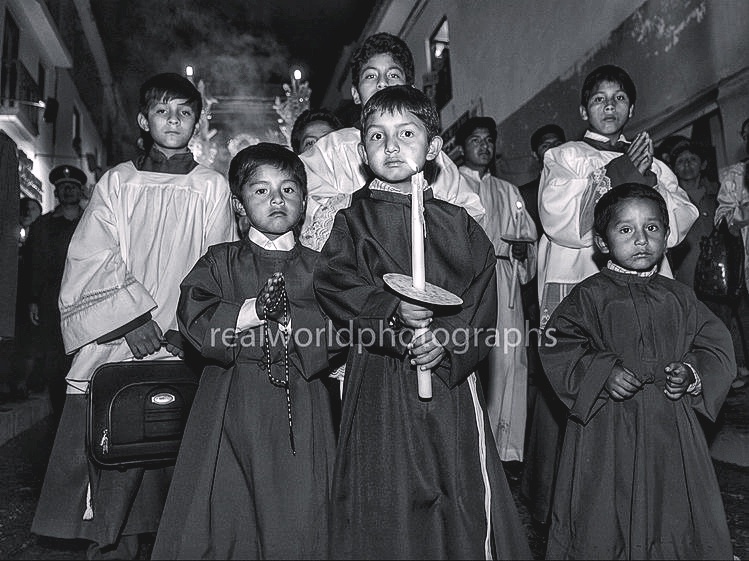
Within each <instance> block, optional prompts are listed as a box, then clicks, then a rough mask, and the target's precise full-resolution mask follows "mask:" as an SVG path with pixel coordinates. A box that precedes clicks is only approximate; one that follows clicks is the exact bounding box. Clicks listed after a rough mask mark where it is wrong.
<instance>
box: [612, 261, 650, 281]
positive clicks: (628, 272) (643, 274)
mask: <svg viewBox="0 0 749 561" xmlns="http://www.w3.org/2000/svg"><path fill="white" fill-rule="evenodd" d="M606 267H607V268H608V269H610V270H612V271H616V272H617V273H624V274H626V275H637V276H638V277H643V278H647V277H652V276H653V275H654V274H655V273H656V272H657V271H658V265H655V266H654V267H653V268H652V269H650V270H649V271H633V270H631V269H625V268H624V267H620V266H619V265H617V264H616V263H614V262H613V261H609V262H608V263H606Z"/></svg>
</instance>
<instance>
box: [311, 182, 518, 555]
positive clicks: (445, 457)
mask: <svg viewBox="0 0 749 561" xmlns="http://www.w3.org/2000/svg"><path fill="white" fill-rule="evenodd" d="M388 187H389V186H388V185H386V184H383V183H381V182H378V181H377V180H375V181H374V182H373V183H372V184H371V185H370V190H371V195H370V198H369V199H361V200H357V201H354V203H353V204H352V206H351V207H350V208H348V209H346V210H341V211H339V213H338V214H337V216H336V218H335V222H334V225H333V229H332V232H331V235H330V237H329V239H328V241H327V243H326V245H325V247H324V248H323V251H322V257H321V259H320V264H319V266H318V267H317V269H316V270H315V292H316V295H317V298H318V301H319V302H320V306H321V308H322V309H323V312H325V314H326V315H328V316H329V317H330V318H331V319H332V321H333V323H334V325H335V326H336V328H338V331H337V335H338V336H341V337H346V336H350V337H351V339H352V344H353V346H352V347H351V348H350V350H349V358H348V363H347V367H346V376H345V382H344V390H343V391H344V395H343V405H342V407H343V411H342V421H341V428H340V434H339V446H338V450H337V456H336V466H335V470H334V477H333V491H332V501H331V509H332V512H331V539H330V547H331V550H330V553H331V557H333V558H339V559H346V558H349V559H352V558H353V559H364V558H367V559H384V558H391V559H392V558H395V559H441V558H452V559H457V558H468V559H483V558H488V557H489V556H497V557H501V558H530V551H529V549H528V544H527V541H526V538H525V531H524V529H523V527H522V525H521V524H520V521H519V517H518V515H517V510H516V507H515V504H514V502H513V498H512V496H511V494H510V491H509V488H508V485H507V481H506V479H505V476H504V472H503V471H502V466H501V463H500V461H499V455H498V453H497V449H496V446H495V444H494V438H493V437H492V434H491V429H490V425H489V419H488V416H487V413H486V404H485V402H484V397H483V394H482V390H481V386H480V384H479V382H478V379H477V377H476V374H475V373H474V371H475V369H476V366H477V364H478V362H479V361H480V360H481V359H482V358H484V357H485V356H486V355H487V353H488V351H489V348H488V344H489V338H488V337H487V334H488V333H489V330H491V329H493V328H494V327H495V322H496V311H497V300H496V273H495V263H496V258H495V255H494V248H493V246H492V244H491V242H490V241H489V239H488V238H487V236H486V234H485V233H484V231H483V230H482V228H481V226H479V224H478V223H477V222H476V221H475V220H474V219H472V218H471V217H470V216H469V215H468V214H467V213H466V211H465V210H464V209H462V208H459V207H457V206H454V205H452V204H450V203H447V202H444V201H441V200H437V199H435V198H433V197H432V193H431V190H426V191H425V192H424V218H425V223H426V239H425V242H424V247H425V263H426V281H427V282H428V283H432V284H434V285H437V286H439V287H441V288H444V289H446V290H449V291H450V292H452V293H453V294H456V295H458V296H460V297H461V298H462V299H463V304H462V306H457V307H447V308H442V309H437V310H436V311H435V315H434V318H433V322H432V324H431V325H430V329H431V330H432V331H433V332H435V333H438V334H439V335H438V337H440V338H441V339H440V340H441V342H443V344H444V346H445V349H446V351H447V353H446V356H445V358H444V359H443V360H442V361H441V363H440V364H439V365H438V366H437V367H436V368H434V369H433V371H432V387H433V397H432V399H431V400H429V401H423V400H420V399H419V396H418V389H417V376H416V370H415V367H414V366H412V365H411V364H410V361H409V357H408V355H407V349H406V346H405V344H407V343H408V342H409V341H410V334H411V331H410V330H405V331H404V330H398V329H395V330H391V329H389V328H388V319H389V318H391V317H392V316H393V314H394V312H395V311H396V309H397V307H398V304H399V297H398V296H397V295H396V294H395V293H393V292H392V291H390V290H389V289H388V288H386V286H385V285H384V282H383V275H384V274H386V273H400V274H406V275H408V274H410V273H411V206H410V197H409V196H407V195H403V194H400V193H396V192H389V191H385V190H383V189H387V188H388ZM396 328H397V326H396Z"/></svg>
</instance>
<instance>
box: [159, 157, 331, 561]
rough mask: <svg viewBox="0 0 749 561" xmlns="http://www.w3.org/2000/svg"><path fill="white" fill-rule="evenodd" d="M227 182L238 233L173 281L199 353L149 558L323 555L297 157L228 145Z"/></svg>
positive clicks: (326, 469) (322, 403)
mask: <svg viewBox="0 0 749 561" xmlns="http://www.w3.org/2000/svg"><path fill="white" fill-rule="evenodd" d="M229 183H230V186H231V189H232V193H233V194H234V196H235V197H237V198H238V199H240V200H241V203H242V205H243V206H244V209H245V211H246V213H247V216H248V217H249V219H250V225H251V226H250V229H249V232H248V234H247V237H246V238H245V239H243V240H241V241H237V242H233V243H226V244H220V245H216V246H214V247H212V248H210V249H209V250H208V253H206V254H205V255H204V256H203V257H202V258H201V259H200V260H199V261H198V263H197V264H196V265H195V267H193V269H192V271H191V272H190V273H189V274H188V275H187V277H186V278H185V280H184V281H183V282H182V285H181V296H180V302H179V308H178V312H177V316H178V319H179V327H180V331H181V332H182V333H183V335H184V336H185V337H186V338H187V339H188V340H189V341H190V342H191V343H192V344H193V345H194V346H195V347H196V348H197V349H198V350H199V351H200V353H201V354H202V355H203V356H204V357H205V358H206V359H209V360H210V361H211V364H210V365H209V366H207V367H206V368H205V369H204V371H203V375H202V378H201V380H200V386H199V389H198V392H197V394H196V396H195V401H194V403H193V406H192V409H191V411H190V418H189V420H188V423H187V427H186V429H185V434H184V437H183V440H182V446H181V448H180V454H179V457H178V459H177V465H176V467H175V474H174V480H173V483H172V486H171V488H170V490H169V496H168V498H167V503H166V506H165V508H164V514H163V517H162V521H161V525H160V526H159V533H158V535H157V538H156V544H155V546H154V550H153V554H152V558H153V559H323V558H325V557H326V555H327V537H328V527H327V521H328V509H327V505H328V498H329V497H328V490H329V488H330V475H331V472H332V467H333V461H334V457H335V439H334V431H333V421H332V413H331V407H330V401H329V397H328V392H327V390H326V389H325V386H324V385H323V384H322V382H321V380H320V379H319V378H316V377H315V374H317V373H319V372H320V371H321V370H323V369H325V367H326V366H327V350H326V340H327V339H326V337H325V334H326V329H325V321H324V318H323V316H322V314H321V313H320V312H319V310H318V307H317V305H316V303H315V299H314V294H313V291H312V271H313V267H314V264H315V262H316V261H317V257H318V255H319V254H318V253H317V252H315V251H313V250H311V249H309V248H306V247H304V246H302V245H301V244H299V243H297V233H298V226H299V223H300V221H301V220H302V219H303V218H304V209H305V205H306V196H307V189H306V174H305V171H304V165H303V164H302V162H301V160H299V158H298V157H297V156H296V155H295V154H294V153H292V152H291V151H289V150H287V149H286V148H284V147H282V146H279V145H277V144H270V143H261V144H258V145H255V146H250V147H248V148H245V149H244V150H242V151H241V152H239V153H238V154H237V155H236V156H235V157H234V159H233V160H232V162H231V166H230V168H229Z"/></svg>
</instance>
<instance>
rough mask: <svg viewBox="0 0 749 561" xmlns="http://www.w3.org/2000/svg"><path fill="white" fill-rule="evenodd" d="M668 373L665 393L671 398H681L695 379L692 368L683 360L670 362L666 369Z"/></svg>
mask: <svg viewBox="0 0 749 561" xmlns="http://www.w3.org/2000/svg"><path fill="white" fill-rule="evenodd" d="M664 370H665V371H666V373H667V376H666V387H665V388H664V389H663V393H665V394H666V397H668V398H669V399H673V400H677V399H681V398H682V397H683V396H684V394H685V393H686V391H687V389H688V388H689V386H691V385H692V384H693V383H694V381H695V379H694V373H693V372H692V370H691V369H690V368H689V367H688V366H687V365H686V364H684V363H683V362H670V363H668V364H667V365H666V368H665V369H664Z"/></svg>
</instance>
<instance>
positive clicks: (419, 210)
mask: <svg viewBox="0 0 749 561" xmlns="http://www.w3.org/2000/svg"><path fill="white" fill-rule="evenodd" d="M408 165H409V166H411V169H412V170H413V171H414V174H413V175H412V176H411V285H412V286H413V287H414V288H415V289H417V290H425V289H426V278H425V274H424V273H425V271H424V235H425V227H424V186H425V185H426V180H425V179H424V172H423V171H418V167H417V166H416V162H413V161H410V160H409V161H408ZM428 329H429V328H428V327H420V328H418V329H415V330H414V339H417V338H419V337H420V336H421V335H423V334H424V333H425V332H426V331H428ZM416 380H417V386H418V388H419V397H420V398H421V399H432V371H431V370H422V369H421V367H420V366H419V367H418V369H417V370H416Z"/></svg>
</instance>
